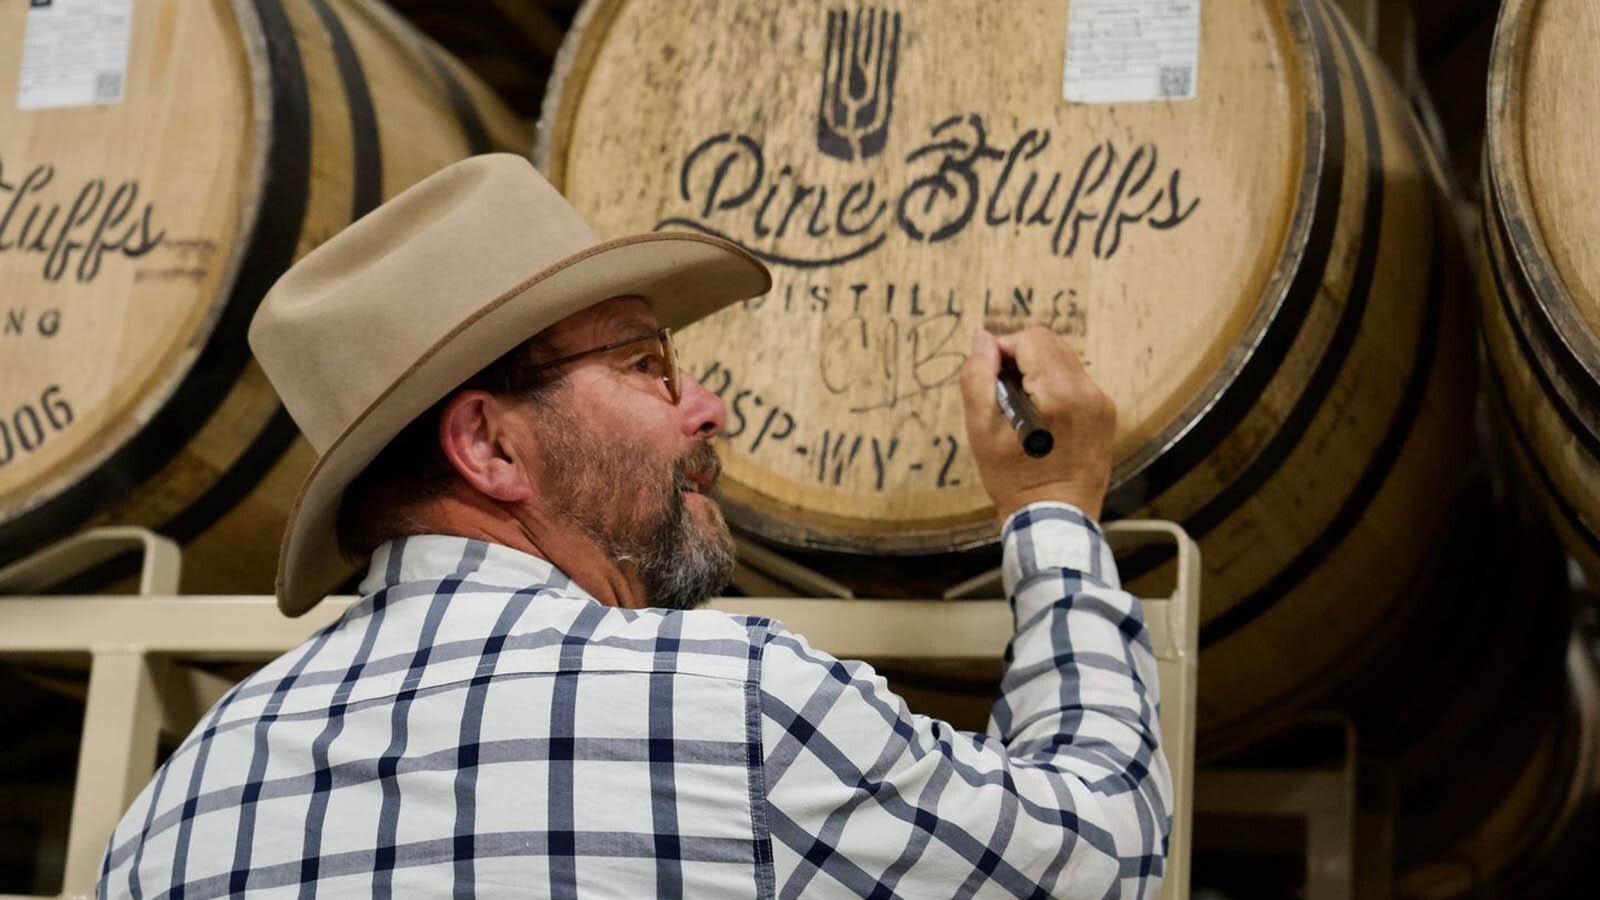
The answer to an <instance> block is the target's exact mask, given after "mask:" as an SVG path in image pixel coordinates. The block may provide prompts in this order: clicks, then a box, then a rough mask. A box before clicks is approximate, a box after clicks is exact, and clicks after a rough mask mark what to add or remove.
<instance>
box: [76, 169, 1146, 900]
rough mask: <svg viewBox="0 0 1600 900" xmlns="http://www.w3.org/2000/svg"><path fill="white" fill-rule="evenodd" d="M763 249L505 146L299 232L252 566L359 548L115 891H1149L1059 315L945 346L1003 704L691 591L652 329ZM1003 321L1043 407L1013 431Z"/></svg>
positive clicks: (704, 543) (1103, 409) (1135, 645)
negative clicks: (276, 520)
mask: <svg viewBox="0 0 1600 900" xmlns="http://www.w3.org/2000/svg"><path fill="white" fill-rule="evenodd" d="M769 287H770V281H769V278H768V275H767V273H766V271H765V269H764V268H762V266H761V265H760V264H759V263H758V262H756V261H755V260H754V259H752V258H750V257H749V256H748V255H747V254H745V253H743V252H742V251H740V250H738V249H737V248H735V247H733V246H731V245H728V244H724V243H722V242H719V241H714V240H709V239H706V238H702V237H700V236H695V235H672V234H665V233H662V234H653V235H645V236H639V237H634V238H626V239H622V240H619V241H612V242H608V243H600V242H598V241H596V240H595V239H594V237H593V236H592V235H591V233H590V232H589V229H588V228H587V226H586V225H584V224H583V222H582V220H581V219H580V218H579V217H578V215H577V214H576V213H575V212H574V211H573V210H572V209H571V208H570V207H569V206H567V204H566V203H565V201H564V200H562V199H561V197H560V196H559V195H558V194H557V193H556V192H555V191H554V190H553V189H552V188H551V187H550V186H549V185H548V184H546V183H545V182H544V181H543V179H541V178H540V177H539V176H538V175H537V174H536V173H535V172H534V171H533V169H532V167H531V166H529V165H528V163H527V162H526V161H525V160H522V159H520V158H517V157H512V156H486V157H478V158H475V159H472V160H468V161H466V162H463V163H460V164H457V165H456V166H453V167H451V168H450V169H447V170H445V171H444V172H442V173H440V174H438V175H435V176H434V177H432V178H430V179H428V180H426V181H424V182H422V183H421V184H419V185H418V186H416V187H414V188H412V189H411V190H409V191H407V192H406V193H405V194H403V195H401V196H399V197H397V198H396V199H394V200H393V201H391V202H390V203H388V204H386V205H385V206H384V207H382V208H380V209H379V210H377V211H376V212H374V213H373V214H371V215H370V216H368V217H366V218H364V219H362V220H361V221H359V222H357V223H355V224H354V225H352V226H351V227H350V228H349V229H347V230H346V231H345V232H343V233H342V234H340V235H338V236H336V237H335V238H333V239H332V240H331V241H329V242H328V243H327V244H325V245H324V246H322V247H320V248H318V249H317V250H316V251H314V252H313V253H311V254H310V255H308V256H307V257H306V258H305V259H304V260H303V261H301V262H300V263H298V264H297V265H296V266H295V267H294V268H293V269H292V270H291V271H290V272H289V273H288V274H286V275H285V276H284V277H283V279H282V280H281V281H280V282H279V283H278V284H277V285H276V286H275V287H274V288H273V290H272V292H271V293H270V294H269V296H268V297H267V298H266V300H265V301H264V302H263V303H262V305H261V308H260V310H259V312H258V313H257V316H256V319H255V322H254V323H253V325H252V330H251V343H252V347H253V348H254V350H255V352H256V354H257V356H258V357H259V359H260V361H261V363H262V365H263V367H264V368H265V369H266V372H267V374H268V376H269V377H270V378H271V379H272V381H273V384H274V385H275V386H276V387H277V388H278V390H279V393H280V394H281V395H282V397H283V400H284V403H285V405H286V406H287V407H288V409H289V411H290V412H291V413H292V414H293V415H294V417H295V420H296V422H298V423H299V424H300V426H301V428H302V429H303V430H304V431H305V433H306V435H307V436H308V438H309V439H310V441H311V443H312V445H313V446H315V447H316V448H317V449H318V451H319V453H320V454H321V455H320V458H319V460H318V463H317V465H316V468H315V469H314V470H313V471H312V473H311V475H310V476H309V477H308V479H307V481H306V483H305V485H304V487H303V488H302V491H301V495H300V497H299V499H298V500H297V503H296V506H295V509H294V511H293V513H292V515H291V523H290V526H289V529H288V533H287V535H286V536H285V538H284V543H283V552H282V556H281V560H280V569H279V585H278V602H279V605H280V607H281V608H282V609H283V611H284V612H285V613H287V614H289V615H298V614H300V613H302V612H304V611H305V610H306V609H307V608H309V607H310V606H312V605H313V604H315V603H316V602H317V601H318V600H319V599H320V598H321V596H322V594H323V593H324V592H326V591H328V590H330V589H331V588H332V587H333V585H334V583H335V582H336V581H337V579H338V577H339V574H340V572H341V568H342V564H341V562H340V560H339V556H338V551H337V549H336V544H339V543H342V544H344V545H345V549H346V550H348V551H351V552H355V553H366V552H368V551H370V553H371V556H372V559H371V566H370V569H369V572H368V574H367V577H366V580H365V581H364V582H362V585H361V593H362V594H363V597H362V599H361V600H360V601H359V602H358V603H356V604H355V605H354V606H353V607H352V608H351V609H350V610H349V611H348V612H347V613H346V614H345V615H344V616H343V617H342V618H341V619H340V620H339V621H338V622H336V623H334V624H333V625H332V626H330V627H329V628H327V629H324V630H323V631H321V632H319V633H318V634H316V635H314V636H313V637H312V638H311V639H310V640H309V641H307V642H306V643H305V644H304V645H303V646H301V647H299V648H298V649H296V650H294V651H291V652H290V653H288V654H287V655H285V656H284V657H282V658H280V659H278V660H277V661H275V662H273V663H271V664H269V665H268V666H267V667H266V668H264V669H262V670H261V671H260V672H258V673H257V674H256V675H254V676H252V677H251V678H249V679H246V680H245V681H244V682H243V683H242V684H240V685H239V686H238V687H237V688H236V689H235V690H234V691H232V692H231V693H230V694H229V695H228V696H227V697H225V698H224V699H223V700H222V701H221V702H220V703H219V704H218V705H217V706H216V707H215V708H214V709H213V710H212V711H211V712H210V713H209V714H207V716H206V717H205V718H204V719H203V720H202V722H201V724H200V725H199V726H198V727H197V728H196V730H195V732H194V733H193V734H191V735H190V736H189V738H188V739H187V740H186V741H185V742H184V743H183V745H182V746H180V747H179V748H178V750H177V751H176V752H175V753H174V754H173V756H172V758H171V759H170V760H169V761H168V762H167V763H166V764H165V765H164V766H163V767H162V768H161V770H160V771H159V772H158V773H157V776H156V778H155V780H154V781H153V782H152V784H151V785H150V787H149V788H147V789H146V790H145V791H144V793H142V794H141V795H140V796H139V798H138V799H137V800H136V801H135V802H134V804H133V807H132V809H131V810H130V811H129V812H128V814H127V816H126V817H125V818H124V819H123V821H122V824H121V825H120V826H119V827H118V829H117V831H116V834H115V835H114V836H113V838H112V840H111V844H110V847H109V849H108V854H107V857H106V861H105V869H104V872H105V876H104V879H103V884H102V893H103V895H106V896H118V897H121V896H146V895H148V896H168V895H170V896H172V897H180V896H181V897H185V898H195V897H209V896H217V895H221V894H228V893H242V892H259V893H263V894H281V895H289V894H299V895H302V896H312V895H318V896H369V895H374V896H376V895H383V896H388V895H392V894H398V895H402V896H438V895H444V894H447V893H450V894H454V895H457V896H475V895H480V896H561V897H590V896H607V897H691V898H706V897H718V896H723V897H776V896H782V897H799V896H805V897H813V896H815V897H858V896H859V897H867V896H870V897H911V898H931V897H951V896H969V895H974V896H1033V897H1046V896H1050V897H1085V898H1096V900H1098V898H1103V897H1119V896H1128V897H1132V896H1149V895H1152V894H1153V893H1154V892H1155V890H1156V887H1157V885H1158V882H1159V878H1160V875H1161V872H1162V853H1163V850H1164V843H1165V835H1166V831H1167V822H1168V805H1169V795H1170V784H1169V779H1168V774H1167V768H1166V763H1165V761H1164V759H1163V758H1162V756H1161V754H1160V751H1159V749H1158V745H1157V736H1156V731H1155V725H1154V722H1155V706H1156V696H1155V692H1156V688H1155V677H1156V676H1155V672H1156V669H1155V664H1154V660H1153V658H1152V655H1151V651H1150V647H1149V643H1148V638H1147V635H1146V633H1145V630H1144V625H1143V622H1142V619H1141V614H1140V610H1139V605H1138V603H1137V601H1136V600H1134V599H1133V598H1132V597H1130V596H1129V595H1127V594H1125V593H1123V592H1122V591H1120V590H1118V589H1117V585H1116V575H1115V569H1114V566H1113V564H1112V561H1111V558H1110V555H1109V553H1108V551H1107V549H1106V546H1105V544H1104V541H1103V538H1102V536H1101V534H1100V532H1099V530H1098V528H1097V526H1096V525H1095V524H1094V521H1093V518H1094V516H1095V515H1097V514H1098V511H1099V505H1100V502H1101V499H1102V497H1103V495H1104V492H1105V490H1106V485H1107V479H1108V472H1109V468H1110V450H1109V448H1110V441H1111V434H1112V428H1113V420H1114V411H1113V409H1112V407H1111V404H1110V402H1109V401H1108V400H1107V399H1106V398H1105V397H1104V395H1103V394H1101V393H1100V392H1099V391H1098V390H1097V389H1096V388H1095V387H1094V386H1093V384H1092V383H1091V382H1090V381H1089V379H1088V377H1087V375H1086V373H1085V372H1084V370H1083V367H1082V365H1081V364H1080V363H1079V362H1078V360H1077V358H1076V357H1075V356H1074V355H1073V353H1072V351H1071V350H1070V349H1068V348H1067V346H1066V345H1065V344H1064V343H1063V342H1061V341H1060V340H1059V339H1058V338H1056V337H1055V336H1054V335H1051V334H1049V333H1048V332H1045V331H1043V330H1033V331H1029V332H1024V333H1022V334H1018V335H1011V336H1007V337H1004V338H1000V339H995V338H993V337H991V336H989V335H988V334H987V333H984V332H980V333H979V334H978V336H977V338H976V340H975V341H974V345H973V352H972V355H971V358H970V359H969V361H968V363H967V366H966V368H965V369H964V371H963V373H962V391H963V394H964V396H965V398H966V414H967V420H968V421H967V424H968V430H969V435H970V438H971V446H972V448H973V453H974V454H975V455H976V458H977V460H978V464H979V468H980V471H981V473H982V475H983V478H984V482H985V485H986V487H987V488H988V490H989V492H990V493H991V495H992V497H993V499H994V501H995V505H996V509H997V511H998V512H999V514H1000V515H1001V517H1002V520H1003V521H1004V522H1005V523H1006V524H1005V530H1004V538H1003V540H1004V543H1005V572H1006V585H1007V590H1008V592H1009V593H1010V594H1011V596H1012V601H1013V603H1014V605H1015V608H1016V615H1017V623H1018V632H1017V636H1016V638H1015V640H1014V642H1013V644H1012V647H1011V652H1010V654H1009V660H1010V664H1009V670H1008V673H1007V675H1006V681H1005V684H1004V686H1003V695H1002V697H1001V699H1000V701H999V702H998V703H997V704H996V706H995V709H994V717H993V726H992V729H991V731H992V735H990V736H982V735H975V734H964V733H961V732H958V731H956V730H954V729H952V728H950V727H949V726H947V725H945V724H943V723H941V722H937V721H934V720H931V719H928V718H925V717H921V716H917V715H913V714H912V713H910V712H909V711H908V710H907V709H906V707H905V704H904V703H902V702H901V701H900V700H899V699H898V698H897V697H895V696H894V695H893V694H891V693H890V692H889V691H888V690H887V689H886V688H885V686H884V683H883V681H882V680H881V679H880V678H878V677H877V676H876V675H875V674H874V673H873V672H872V670H871V669H870V668H868V667H866V666H864V665H862V664H859V663H846V662H840V661H838V660H835V659H833V658H832V657H830V656H828V655H827V654H825V653H823V652H821V651H818V650H815V649H813V648H812V647H810V646H809V645H807V644H806V642H805V640H804V639H803V638H801V637H799V636H798V635H794V634H791V633H789V632H787V631H785V630H784V628H783V626H782V625H780V624H779V623H776V622H771V621H766V620H762V619H757V618H751V617H739V616H730V615H726V614H723V613H719V612H715V611H709V610H694V609H692V607H694V606H696V605H697V604H698V603H700V602H701V601H703V600H704V599H706V598H707V597H709V596H711V595H713V594H714V593H715V592H716V591H718V590H720V588H721V587H722V585H723V584H724V583H725V582H726V580H727V578H728V576H729V574H730V572H731V570H732V564H733V553H732V544H731V540H730V538H729V535H728V531H727V528H726V526H725V525H724V524H723V522H722V519H721V516H720V514H719V512H718V510H717V506H716V504H715V502H714V501H713V500H712V499H711V498H710V497H708V496H707V494H706V491H707V489H708V488H710V487H711V485H712V483H713V482H714V481H715V480H716V477H717V470H718V467H717V462H716V456H715V454H714V453H713V452H712V450H711V449H710V443H709V442H710V440H711V438H712V437H714V436H715V435H716V433H717V432H718V430H719V429H720V428H721V427H722V424H723V415H724V411H723V408H722V405H721V403H720V402H719V401H718V400H717V399H716V398H715V397H714V396H712V395H711V394H709V393H708V392H707V391H705V390H704V389H703V388H702V387H700V386H699V385H698V384H696V383H695V382H694V381H693V380H692V379H689V378H686V377H684V376H682V375H681V373H679V372H678V371H677V368H676V363H675V361H674V359H673V355H672V350H671V345H670V337H669V334H668V332H667V331H666V330H665V329H666V328H676V327H680V326H682V325H686V324H688V323H689V322H691V321H693V320H695V319H697V318H699V317H701V316H703V315H706V314H708V313H710V312H712V311H714V310H716V309H718V308H720V307H722V306H725V305H727V304H729V303H732V302H734V301H736V300H739V299H741V298H746V297H750V296H755V295H758V294H760V293H763V292H765V291H766V290H767V289H768V288H769ZM1002 356H1009V357H1011V358H1013V359H1014V360H1015V362H1016V364H1017V366H1018V367H1019V368H1020V369H1021V371H1022V373H1023V376H1024V378H1025V385H1026V387H1027V390H1028V392H1029V393H1030V394H1031V395H1032V396H1033V399H1034V400H1035V401H1036V404H1037V405H1038V407H1039V409H1040V410H1041V412H1042V414H1043V415H1044V416H1045V417H1046V418H1047V419H1048V421H1049V422H1050V423H1051V425H1052V427H1053V428H1054V431H1055V433H1056V435H1057V437H1058V439H1059V440H1058V443H1057V447H1056V449H1055V450H1054V451H1053V452H1052V453H1051V454H1050V455H1049V456H1048V457H1046V458H1045V459H1043V460H1034V459H1031V458H1029V457H1027V456H1025V455H1024V454H1023V453H1022V452H1021V450H1020V448H1019V446H1018V443H1017V440H1016V436H1015V434H1014V433H1013V432H1012V431H1011V430H1010V428H1009V427H1008V426H1007V424H1006V422H1005V420H1004V419H1003V418H1002V417H1001V415H1000V413H999V411H998V410H997V409H996V407H995V403H994V390H995V378H996V374H997V373H998V371H999V368H1000V365H1001V358H1002Z"/></svg>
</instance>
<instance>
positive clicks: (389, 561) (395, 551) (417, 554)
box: [359, 534, 592, 599]
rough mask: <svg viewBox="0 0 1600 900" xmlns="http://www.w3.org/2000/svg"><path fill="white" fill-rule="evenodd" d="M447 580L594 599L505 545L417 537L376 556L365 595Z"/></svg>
mask: <svg viewBox="0 0 1600 900" xmlns="http://www.w3.org/2000/svg"><path fill="white" fill-rule="evenodd" d="M441 578H463V579H465V578H470V579H471V580H472V581H474V582H476V583H478V584H482V585H498V586H504V587H507V588H510V589H512V590H519V589H525V588H527V587H529V586H532V585H545V586H549V587H551V588H555V589H559V590H561V591H562V592H564V593H570V594H576V595H578V596H581V597H590V595H589V593H588V592H587V591H585V590H584V589H583V588H581V587H579V586H578V585H577V584H575V583H573V581H572V579H570V578H568V577H567V576H566V574H565V573H564V572H562V571H561V570H560V569H558V568H556V566H555V565H554V564H553V563H551V562H550V561H549V560H544V559H540V558H539V557H537V556H533V555H532V554H528V553H524V552H522V551H521V550H513V549H512V548H510V547H506V546H504V545H501V544H491V543H489V542H487V541H479V540H474V539H471V538H464V537H456V536H454V535H447V534H421V535H411V536H409V537H403V538H396V539H395V540H392V541H388V542H387V543H384V544H380V545H379V546H378V549H376V550H374V551H373V553H372V562H371V564H370V565H369V566H368V567H367V575H366V577H365V578H363V579H362V580H361V587H360V588H359V590H360V591H361V593H362V595H364V596H367V595H371V594H375V593H377V592H378V591H380V590H383V589H384V588H389V587H393V586H394V585H397V584H402V583H405V582H409V581H437V580H439V579H441ZM591 599H592V598H591Z"/></svg>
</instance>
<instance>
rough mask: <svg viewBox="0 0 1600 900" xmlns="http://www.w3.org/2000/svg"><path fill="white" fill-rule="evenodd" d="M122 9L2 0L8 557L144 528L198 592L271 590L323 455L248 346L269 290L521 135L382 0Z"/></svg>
mask: <svg viewBox="0 0 1600 900" xmlns="http://www.w3.org/2000/svg"><path fill="white" fill-rule="evenodd" d="M36 6H37V5H36ZM113 6H115V5H113ZM127 8H128V10H130V14H129V15H127V16H123V17H118V16H101V15H95V14H91V15H88V16H87V17H85V16H82V15H80V14H79V13H78V12H77V11H76V10H75V8H74V7H70V6H68V5H65V4H56V5H54V6H53V7H52V6H48V5H45V6H42V7H40V8H33V9H30V4H26V3H8V4H4V5H3V6H0V98H4V102H3V103H0V281H3V283H4V284H5V285H6V291H5V296H4V298H3V299H0V322H3V328H0V330H3V334H0V562H3V561H5V560H9V559H13V558H16V557H19V556H21V555H24V554H26V553H27V552H30V551H31V550H33V549H36V548H38V547H40V546H43V545H45V544H47V543H49V542H51V541H52V540H55V539H57V538H59V537H62V536H64V535H65V534H67V533H69V532H71V531H73V530H75V529H77V528H79V527H81V526H85V525H90V524H98V523H102V522H126V523H136V524H142V525H148V526H152V527H154V528H157V529H158V530H160V531H163V532H165V533H167V534H169V535H171V536H173V537H175V538H177V539H179V540H181V541H185V542H187V545H188V546H187V548H186V550H187V552H186V566H185V567H186V570H187V571H186V577H185V581H184V588H185V590H187V591H192V592H206V593H211V592H218V593H228V592H257V593H259V592H270V591H271V587H272V569H273V562H274V558H275V555H276V550H277V545H278V536H279V534H280V533H281V529H282V527H283V521H284V517H285V515H286V512H287V507H288V503H289V501H290V500H291V499H292V497H293V493H294V490H295V488H296V487H298V484H299V482H300V480H301V478H302V477H303V476H304V474H305V473H306V471H307V470H308V469H309V467H310V463H311V459H312V453H311V451H310V449H309V447H308V446H307V445H306V444H304V443H303V442H302V441H300V440H299V439H298V438H297V431H296V430H295V427H294V424H293V422H291V421H290V419H289V417H288V415H286V414H285V413H284V412H283V410H282V408H281V407H280V406H279V404H278V402H277V399H276V397H275V396H274V394H273V392H272V390H271V388H270V386H269V385H268V384H267V382H266V380H265V378H264V376H263V375H262V373H261V371H260V369H259V368H258V367H257V366H256V365H255V363H254V362H253V361H252V360H251V358H250V353H249V350H248V348H247V347H246V345H245V329H246V326H247V325H248V323H249V320H250V316H251V314H252V312H253V311H254V309H255V306H256V304H257V302H258V301H259V300H260V298H261V296H262V294H263V293H264V292H265V291H266V289H267V287H268V286H269V285H270V284H271V283H272V281H273V279H274V278H276V276H277V275H278V274H279V273H280V272H282V271H283V270H284V269H285V268H286V267H287V266H288V265H289V263H290V262H291V261H292V260H294V259H295V258H297V257H298V256H300V255H301V254H303V253H305V252H306V251H308V250H310V249H311V248H312V247H315V246H316V245H317V244H318V243H319V242H321V241H323V240H325V239H326V238H327V237H328V236H330V235H332V234H333V233H334V232H336V231H337V230H339V229H340V228H341V227H342V226H344V225H345V224H347V223H348V222H350V221H352V220H353V219H355V218H356V217H358V216H360V215H361V214H362V213H364V212H366V211H367V210H370V209H371V208H373V207H374V206H376V205H377V204H378V203H379V202H381V201H382V200H383V199H384V198H385V197H387V196H390V195H392V194H394V193H396V192H398V191H400V190H401V189H403V188H405V187H406V186H407V185H409V184H412V183H413V182H415V181H417V180H419V179H421V178H423V177H424V176H426V175H428V174H429V173H431V172H433V171H435V170H437V169H438V168H440V167H442V166H444V165H445V164H447V163H449V162H450V161H452V160H455V159H458V158H460V157H463V156H466V155H468V154H471V153H476V152H486V151H489V150H492V149H504V148H511V147H517V146H519V144H521V145H523V146H525V144H523V142H524V141H526V140H527V136H526V135H525V134H524V128H523V127H522V126H521V125H520V124H519V123H518V121H517V120H516V119H515V118H514V117H513V116H511V115H510V114H509V113H508V112H507V111H506V110H505V109H504V108H503V107H502V106H500V105H499V103H498V101H496V100H495V99H494V98H493V96H492V95H491V93H490V92H489V91H488V90H487V88H485V87H484V86H483V85H482V84H481V83H479V82H478V81H477V80H476V79H475V78H474V77H472V76H471V75H470V74H468V73H467V72H466V71H465V69H463V68H462V67H461V66H460V64H459V63H457V62H456V61H454V60H453V59H451V58H449V57H448V56H447V55H446V54H444V53H442V52H441V51H439V50H438V49H437V48H436V47H435V46H434V45H432V44H431V43H430V42H429V41H427V40H426V39H425V38H423V37H421V36H420V35H419V34H417V33H416V32H415V31H413V30H412V29H411V28H410V27H409V26H407V25H406V24H405V23H404V22H403V20H400V19H399V18H398V17H396V16H395V14H394V13H393V12H391V11H390V10H388V9H387V8H385V7H383V6H382V5H381V4H378V3H374V2H367V0H307V2H281V0H236V2H232V3H228V2H190V0H183V2H179V0H164V2H161V0H143V2H139V3H135V4H130V5H128V7H127ZM90 9H91V13H93V12H94V10H95V8H93V7H91V8H90ZM100 12H104V11H103V10H101V11H100Z"/></svg>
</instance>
